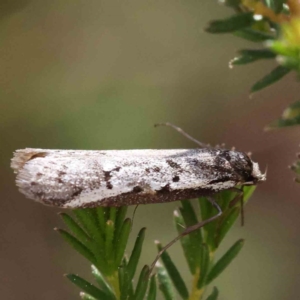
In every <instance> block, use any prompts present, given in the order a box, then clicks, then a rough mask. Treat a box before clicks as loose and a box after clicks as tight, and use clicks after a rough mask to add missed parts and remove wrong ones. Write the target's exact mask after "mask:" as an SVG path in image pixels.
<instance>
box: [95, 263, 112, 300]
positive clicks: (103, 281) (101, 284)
mask: <svg viewBox="0 0 300 300" xmlns="http://www.w3.org/2000/svg"><path fill="white" fill-rule="evenodd" d="M92 274H93V275H94V277H95V279H96V282H97V283H98V285H99V287H100V289H101V290H103V291H104V292H105V293H106V294H107V295H110V296H111V299H115V295H114V292H113V290H112V288H111V286H110V285H109V283H108V282H107V281H106V279H105V278H104V276H103V275H102V274H101V272H100V271H99V270H98V269H97V268H96V267H95V266H94V265H92Z"/></svg>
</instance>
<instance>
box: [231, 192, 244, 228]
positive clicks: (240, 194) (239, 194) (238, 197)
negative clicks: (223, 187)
mask: <svg viewBox="0 0 300 300" xmlns="http://www.w3.org/2000/svg"><path fill="white" fill-rule="evenodd" d="M231 190H232V191H235V192H236V193H237V195H236V196H235V197H234V198H233V199H232V200H231V201H230V203H229V207H233V206H235V205H236V204H237V203H238V202H239V201H240V204H241V225H242V226H244V224H245V213H244V191H243V188H241V189H239V188H231Z"/></svg>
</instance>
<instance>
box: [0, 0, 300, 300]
mask: <svg viewBox="0 0 300 300" xmlns="http://www.w3.org/2000/svg"><path fill="white" fill-rule="evenodd" d="M0 8H1V9H0V22H1V23H0V36H1V42H0V43H1V47H0V65H1V68H0V114H1V118H0V122H1V126H0V140H1V157H0V159H1V172H0V177H1V183H0V191H1V202H0V206H1V208H0V228H1V229H0V241H1V244H0V245H1V246H0V255H1V256H0V265H1V267H0V291H1V298H2V299H6V300H14V299H22V300H35V299H36V300H38V299H39V300H40V299H43V300H53V299H79V296H78V292H79V290H78V289H77V288H76V287H75V286H73V285H72V284H71V283H70V282H68V280H67V279H65V278H63V274H64V273H67V272H68V273H69V272H74V273H78V274H80V275H82V276H83V277H85V278H89V277H90V275H89V273H90V268H89V264H88V263H87V262H86V261H84V260H83V258H81V257H80V256H79V255H77V253H75V252H74V251H73V250H72V249H71V248H70V247H69V246H68V245H66V243H65V242H64V241H63V240H62V239H61V237H60V236H58V234H57V233H55V232H54V231H53V228H54V227H57V226H62V222H61V220H60V218H59V216H57V212H58V211H59V210H57V209H52V208H48V207H45V206H43V205H40V204H37V203H34V202H33V201H30V200H27V199H25V197H24V196H23V195H21V194H20V193H19V192H18V190H17V188H16V187H15V184H14V178H15V176H14V174H13V172H12V170H11V169H10V159H11V157H12V153H13V151H14V150H16V149H20V148H24V147H36V148H53V149H56V148H61V149H139V148H141V149H143V148H189V147H195V145H193V144H192V143H190V142H189V141H188V140H186V139H184V138H183V137H182V136H180V135H178V134H177V133H176V132H173V131H172V130H171V129H168V128H159V129H154V128H153V124H154V123H156V122H163V121H169V122H173V123H175V124H177V125H179V126H182V127H183V128H184V129H185V130H186V131H187V132H189V133H190V134H192V135H194V136H195V137H196V138H198V139H199V140H201V141H203V142H208V143H211V144H216V143H222V142H224V143H226V145H227V146H228V147H231V146H235V147H236V148H237V149H239V150H241V151H251V152H252V153H253V160H254V161H258V162H259V163H260V166H261V168H262V169H264V168H265V167H266V166H268V181H267V182H266V183H265V184H263V185H261V186H259V187H258V188H257V191H256V193H255V194H254V196H253V197H252V199H251V201H250V202H249V204H248V205H247V207H246V212H245V213H246V224H245V226H244V227H241V226H240V225H239V224H236V226H235V228H234V229H233V230H232V232H231V234H229V237H228V238H227V240H226V241H225V242H224V245H223V247H222V249H220V252H221V253H222V252H224V251H225V250H226V249H227V248H228V247H229V246H230V245H231V244H232V243H233V242H234V241H236V240H237V239H239V238H245V239H246V244H245V246H244V249H243V250H242V252H241V253H240V254H239V256H238V258H237V259H236V260H235V261H234V262H233V263H232V264H231V265H230V266H229V267H228V269H227V270H226V271H225V272H224V273H223V274H222V275H221V276H220V277H219V279H218V280H217V281H215V282H214V284H213V285H216V286H217V287H218V288H219V290H220V295H221V296H220V299H221V300H222V299H223V300H225V299H230V300H234V299H243V300H253V299H264V300H269V299H270V300H271V299H272V300H273V299H297V298H298V297H299V288H298V285H299V277H300V270H299V268H298V267H297V266H298V265H299V263H300V255H299V253H300V235H299V226H300V210H299V208H300V204H299V192H300V186H299V185H297V184H296V183H294V182H293V177H294V174H293V173H292V172H291V171H290V170H289V169H288V165H289V164H291V163H292V162H293V161H294V160H295V153H296V152H297V151H298V150H299V148H298V147H299V129H297V128H293V129H285V130H280V131H271V132H264V131H263V127H264V126H265V125H267V124H269V123H270V122H271V121H273V120H275V119H276V118H278V117H279V115H280V114H281V112H282V110H283V109H284V108H285V107H286V106H287V105H288V104H289V103H291V102H294V101H296V100H299V99H298V94H299V85H298V84H297V83H296V80H295V77H294V76H293V74H291V75H288V76H287V77H286V78H285V79H284V80H282V81H280V82H279V83H277V84H276V85H274V86H272V87H271V88H269V89H266V90H264V91H263V92H261V93H258V94H255V95H253V96H252V97H251V98H250V97H249V94H248V91H249V88H250V86H251V85H252V84H253V83H254V82H255V81H256V80H258V79H259V78H260V77H262V76H263V75H265V74H266V73H267V70H271V69H272V68H273V67H274V66H273V65H272V64H271V63H265V62H263V63H258V64H251V65H249V66H245V67H240V68H234V69H233V70H230V69H229V68H228V61H229V59H231V58H233V56H234V53H235V50H237V49H240V48H247V47H250V46H251V47H252V48H254V47H255V46H256V45H253V44H250V42H246V41H243V40H241V39H238V38H235V37H233V36H231V35H210V34H207V33H205V32H204V31H203V28H204V27H205V25H206V24H207V22H208V21H209V20H211V19H217V18H222V17H226V16H229V15H230V14H231V11H230V10H228V9H226V8H225V7H222V6H220V5H218V4H217V1H211V0H201V1H199V0H197V1H195V0H191V1H180V0H160V1H145V0H144V1H143V0H128V1H117V0H100V1H99V0H97V1H96V0H90V1H78V0H75V1H74V0H72V1H68V0H66V1H59V0H52V1H37V0H19V1H8V0H2V1H1V4H0ZM258 47H259V45H258ZM178 205H179V203H170V204H157V205H146V206H142V207H139V209H138V211H137V214H136V217H135V224H134V230H133V232H132V235H131V236H132V241H133V239H134V238H135V236H136V233H137V231H138V230H139V229H140V228H141V227H142V226H146V227H147V228H148V230H147V235H146V241H145V244H144V251H143V257H142V260H141V261H142V264H145V263H148V264H149V263H150V262H152V260H153V258H154V257H155V254H156V248H155V246H154V243H153V241H154V239H159V240H160V241H161V242H162V243H166V242H168V241H170V239H171V238H173V237H174V236H175V235H176V232H175V230H174V226H173V223H172V214H173V210H174V208H176V207H177V206H178ZM131 212H132V208H131V209H130V210H129V213H130V215H131ZM131 245H132V243H131ZM128 250H130V249H128ZM170 253H171V255H172V257H173V258H174V260H175V261H176V262H177V264H178V266H179V268H180V269H181V270H182V272H183V274H184V277H185V278H186V282H187V284H188V286H190V284H191V283H190V277H189V272H188V269H187V266H186V263H185V261H184V258H183V254H182V250H181V248H180V245H179V244H178V245H176V246H174V247H172V249H171V250H170Z"/></svg>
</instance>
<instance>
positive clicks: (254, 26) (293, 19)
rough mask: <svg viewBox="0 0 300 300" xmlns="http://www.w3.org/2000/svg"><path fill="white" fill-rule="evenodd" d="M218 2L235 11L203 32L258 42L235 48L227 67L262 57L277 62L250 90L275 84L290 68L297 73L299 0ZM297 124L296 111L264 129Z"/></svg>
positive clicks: (299, 67)
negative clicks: (235, 53)
mask: <svg viewBox="0 0 300 300" xmlns="http://www.w3.org/2000/svg"><path fill="white" fill-rule="evenodd" d="M221 2H222V3H223V4H224V5H226V6H228V7H230V8H231V9H232V10H233V11H234V14H233V15H232V16H231V17H229V18H227V19H223V20H215V21H211V22H210V23H209V24H208V26H207V27H206V31H207V32H209V33H213V34H223V33H232V34H234V35H235V36H238V37H240V38H243V39H246V40H248V41H251V42H254V43H256V44H259V45H261V48H258V49H257V48H254V49H241V50H238V52H237V56H235V57H234V58H233V59H232V60H231V61H230V62H229V66H230V67H233V66H241V65H246V64H249V63H253V62H257V61H261V60H275V61H276V63H277V65H278V66H277V67H275V68H274V69H273V70H271V71H270V72H269V73H267V74H266V75H265V76H264V77H262V78H261V79H259V80H258V81H257V82H255V83H254V84H253V85H252V87H251V93H254V92H257V91H260V90H262V89H264V88H266V87H268V86H270V85H272V84H274V83H275V82H277V81H279V80H280V79H282V78H283V77H284V76H285V75H287V74H288V73H290V72H291V71H295V72H296V74H297V75H298V76H299V74H300V3H299V1H297V0H288V1H287V0H222V1H221ZM291 107H293V104H292V105H291ZM291 107H290V108H291ZM294 113H295V110H294ZM284 114H285V112H284ZM299 124H300V112H297V115H295V114H294V117H293V118H292V119H290V118H288V120H286V119H285V118H283V119H279V120H278V121H276V122H273V123H272V124H271V125H269V126H268V127H267V129H273V128H278V127H285V126H292V125H299Z"/></svg>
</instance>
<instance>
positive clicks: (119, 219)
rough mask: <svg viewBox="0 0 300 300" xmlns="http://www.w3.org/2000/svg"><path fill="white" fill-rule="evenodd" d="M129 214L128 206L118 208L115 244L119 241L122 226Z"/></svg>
mask: <svg viewBox="0 0 300 300" xmlns="http://www.w3.org/2000/svg"><path fill="white" fill-rule="evenodd" d="M126 213H127V206H121V207H119V208H118V211H117V216H116V221H115V237H114V239H115V242H117V241H118V239H119V235H120V232H121V229H122V225H123V222H124V219H125V217H126Z"/></svg>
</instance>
